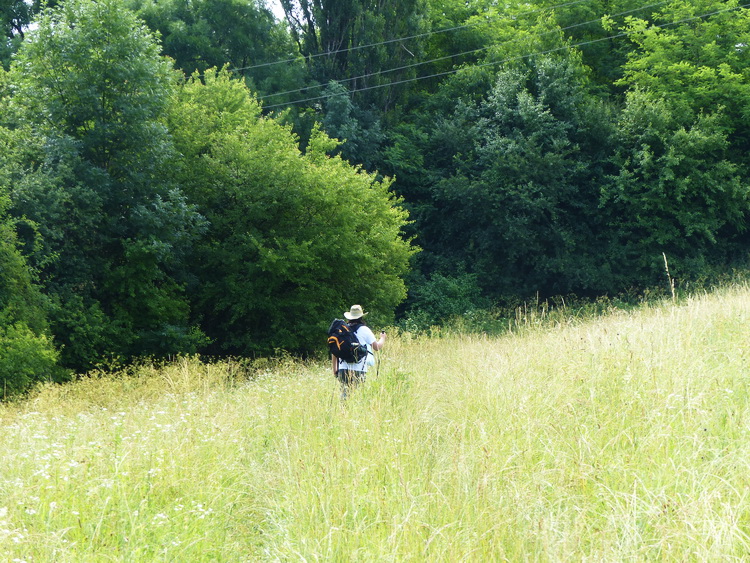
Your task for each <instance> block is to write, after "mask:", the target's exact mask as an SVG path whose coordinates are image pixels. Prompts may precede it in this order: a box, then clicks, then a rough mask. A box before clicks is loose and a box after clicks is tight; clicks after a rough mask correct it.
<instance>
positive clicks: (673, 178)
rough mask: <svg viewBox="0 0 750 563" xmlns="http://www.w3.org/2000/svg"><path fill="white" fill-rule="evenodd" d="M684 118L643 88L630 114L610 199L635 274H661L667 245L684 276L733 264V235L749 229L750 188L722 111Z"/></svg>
mask: <svg viewBox="0 0 750 563" xmlns="http://www.w3.org/2000/svg"><path fill="white" fill-rule="evenodd" d="M683 119H684V118H683V116H681V115H679V114H675V113H673V112H671V111H670V110H669V103H668V102H666V101H664V100H661V99H658V98H656V99H655V98H654V96H653V95H649V94H646V93H644V92H640V91H634V92H632V93H631V95H630V96H629V97H628V104H627V107H626V109H625V111H624V112H623V115H622V121H621V123H620V126H619V135H618V143H617V149H616V151H615V155H614V163H615V164H616V170H617V171H618V172H617V175H616V176H614V177H613V178H612V180H611V182H609V183H608V184H607V186H606V187H605V189H604V190H603V191H602V198H603V199H602V203H603V208H604V210H605V212H606V213H607V214H608V215H609V217H610V221H611V222H612V225H613V227H614V232H616V233H617V237H618V239H619V247H620V249H621V251H622V253H623V265H627V267H628V268H630V269H631V272H630V273H631V275H633V276H634V280H635V279H643V278H644V276H648V279H650V280H652V281H653V280H656V279H658V276H659V275H660V272H661V271H662V270H663V260H662V252H665V253H666V254H667V255H668V256H669V257H670V260H671V261H672V262H673V264H674V265H677V266H676V267H677V268H678V269H677V270H676V271H678V272H679V275H680V276H681V277H682V276H686V277H692V278H694V277H696V276H698V275H700V274H701V273H704V274H705V273H708V271H709V270H708V268H709V266H710V265H711V264H712V263H714V264H716V263H726V261H727V253H728V252H730V251H731V244H729V243H730V241H731V238H732V237H733V236H734V237H736V236H737V235H738V234H740V233H742V232H744V231H745V229H746V227H745V225H746V221H747V218H748V214H749V213H750V208H748V204H749V203H750V191H749V190H748V187H747V184H746V182H743V180H742V178H741V176H740V175H739V170H738V167H737V165H736V164H733V163H732V162H731V161H729V160H728V159H727V148H728V144H729V143H728V141H727V136H726V134H725V132H724V131H723V128H722V127H721V125H720V118H718V117H717V116H699V117H698V118H697V119H696V121H695V122H694V123H693V124H691V125H689V126H683V125H681V123H680V122H681V121H682V120H683Z"/></svg>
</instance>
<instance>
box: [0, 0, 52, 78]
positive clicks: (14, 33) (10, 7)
mask: <svg viewBox="0 0 750 563" xmlns="http://www.w3.org/2000/svg"><path fill="white" fill-rule="evenodd" d="M56 3H57V2H56V0H47V2H45V4H46V5H54V4H56ZM42 4H43V2H41V1H40V0H3V2H2V3H0V28H1V31H2V37H0V63H1V64H0V66H2V67H4V68H6V69H7V68H8V66H9V65H10V57H11V54H12V53H15V52H16V50H17V49H18V46H19V45H20V44H21V42H22V41H23V40H24V37H25V36H26V32H27V31H28V28H29V25H30V24H31V21H32V19H33V18H34V16H35V14H37V13H38V12H39V10H40V9H41V8H42Z"/></svg>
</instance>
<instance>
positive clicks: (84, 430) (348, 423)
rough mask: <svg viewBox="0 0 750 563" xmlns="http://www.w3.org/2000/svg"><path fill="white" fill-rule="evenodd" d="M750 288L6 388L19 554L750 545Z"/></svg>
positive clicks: (7, 523)
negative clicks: (334, 349)
mask: <svg viewBox="0 0 750 563" xmlns="http://www.w3.org/2000/svg"><path fill="white" fill-rule="evenodd" d="M749 345H750V292H748V289H747V288H744V287H735V288H731V289H725V290H722V291H719V292H717V293H715V294H712V295H708V296H703V297H699V298H692V299H685V300H683V301H680V302H678V303H676V304H672V303H665V304H663V305H659V306H651V307H648V308H645V309H643V310H641V311H638V312H635V313H633V312H630V313H613V314H612V315H610V316H606V317H603V318H598V319H590V320H586V319H580V318H575V319H570V320H569V321H566V320H565V319H562V318H561V321H560V322H557V323H556V324H552V323H548V324H547V326H544V327H534V328H523V324H521V325H520V328H519V330H516V331H514V332H512V333H510V334H506V335H504V336H502V337H499V338H486V337H481V336H471V337H461V336H457V335H450V336H445V337H440V336H439V335H437V336H436V335H433V336H432V337H430V338H427V337H424V338H421V337H420V338H409V337H408V335H402V336H401V337H397V338H391V339H390V341H389V343H388V347H387V350H386V351H384V353H383V355H382V356H381V364H380V371H379V376H377V377H375V376H374V374H373V376H372V377H370V379H369V381H368V382H367V384H366V385H365V386H364V388H362V389H361V390H359V391H358V392H357V393H355V394H354V396H353V397H352V398H351V399H350V400H349V401H348V402H347V403H346V404H345V405H342V404H341V403H340V401H339V399H338V391H337V389H336V386H335V383H334V381H333V379H332V377H331V376H330V374H329V372H328V371H327V369H326V367H325V366H323V365H309V364H308V365H305V364H300V363H295V362H292V361H286V362H280V363H279V364H278V365H275V366H273V368H272V369H271V368H269V369H268V370H267V371H266V372H262V371H261V372H260V373H258V374H256V376H255V377H254V378H253V379H249V380H248V379H247V378H245V377H244V374H243V373H242V371H241V370H239V368H238V366H237V365H235V364H221V365H212V366H209V365H204V364H201V363H199V362H197V361H194V360H181V361H178V362H177V363H175V364H174V365H171V366H168V367H165V368H162V369H159V370H157V369H154V368H141V369H139V370H138V371H137V372H136V373H135V374H130V375H124V374H123V375H120V376H118V377H107V378H95V377H89V378H84V379H80V380H78V381H76V382H74V383H72V384H69V385H65V386H49V387H46V388H44V389H42V390H40V391H39V392H38V393H36V394H35V395H34V396H33V397H31V398H29V399H28V400H26V401H24V402H20V403H17V404H8V405H0V560H8V561H13V560H22V561H113V560H115V561H120V560H122V561H277V560H278V561H282V560H283V561H289V560H292V561H297V560H299V561H302V560H307V561H312V560H322V561H446V562H454V561H498V560H506V559H507V560H511V561H517V560H535V561H581V560H586V559H588V560H597V561H602V560H604V561H622V560H651V559H660V560H698V561H700V560H711V561H726V560H742V559H745V558H747V557H748V556H749V555H750V500H749V498H748V495H749V494H750V493H748V490H750V411H749V406H750V402H749V396H748V376H749V375H750V371H749V368H750V353H749V352H748V346H749Z"/></svg>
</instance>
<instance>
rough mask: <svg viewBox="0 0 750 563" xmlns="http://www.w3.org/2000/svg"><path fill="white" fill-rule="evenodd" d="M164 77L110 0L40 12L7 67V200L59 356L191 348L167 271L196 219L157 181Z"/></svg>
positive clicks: (174, 274)
mask: <svg viewBox="0 0 750 563" xmlns="http://www.w3.org/2000/svg"><path fill="white" fill-rule="evenodd" d="M172 80H173V76H172V70H171V67H170V64H169V62H168V61H166V60H164V59H162V58H161V57H160V56H159V51H158V46H157V44H156V42H155V40H154V38H153V36H152V35H151V33H150V32H149V31H148V30H147V29H146V28H145V26H143V24H142V23H140V22H139V21H138V20H137V19H136V18H135V16H134V15H133V14H132V13H131V12H129V11H128V10H126V9H125V8H123V7H122V5H121V3H120V2H117V1H113V0H108V1H104V2H89V1H87V0H81V1H71V2H66V3H65V4H63V5H61V6H60V7H59V8H57V9H54V10H48V11H46V12H45V13H44V14H43V16H42V17H41V18H40V20H39V22H38V28H37V29H36V30H35V31H34V32H33V34H31V37H30V40H29V41H28V42H26V43H25V44H24V46H23V48H22V49H21V50H20V51H19V54H18V58H17V61H16V63H15V64H14V66H13V68H12V72H11V76H10V81H11V83H12V85H13V92H14V95H13V97H12V103H11V109H12V110H13V118H14V123H13V127H14V129H13V131H14V133H13V135H12V136H11V138H10V141H9V148H10V150H11V155H12V158H11V159H10V161H11V164H10V165H9V170H10V175H11V180H12V201H13V207H12V209H11V211H12V212H13V213H14V215H16V216H17V217H18V218H19V220H20V221H21V223H22V225H24V226H25V231H24V232H22V233H21V234H22V238H23V243H24V248H25V249H26V251H27V252H28V253H29V260H30V264H31V265H32V267H33V268H34V269H35V270H37V271H39V272H40V279H42V280H43V283H44V289H45V291H46V292H47V293H48V294H49V295H50V297H51V302H52V303H53V304H54V306H53V307H52V309H51V313H52V316H51V319H50V320H51V326H52V330H53V333H54V335H55V339H56V341H57V342H59V343H61V344H62V345H63V349H62V354H63V361H64V363H65V364H66V365H69V366H71V367H75V368H77V369H87V368H88V367H90V366H91V365H92V363H95V362H96V361H97V360H98V359H99V358H102V357H109V356H114V357H122V358H130V357H132V356H134V355H142V354H158V355H161V354H169V353H175V352H179V351H181V350H182V351H192V350H195V346H196V341H195V338H194V332H193V331H192V329H191V328H190V327H189V326H188V325H187V320H188V313H189V311H188V307H187V302H186V298H185V296H184V292H183V287H182V286H183V283H184V282H183V281H182V280H181V279H180V276H181V270H182V265H183V259H184V256H185V251H186V250H187V248H188V247H189V245H190V243H191V240H192V238H193V236H194V233H195V232H196V231H197V230H198V229H199V227H200V222H201V220H200V217H199V216H198V215H197V214H196V213H195V211H194V210H193V209H192V208H191V207H190V206H189V205H188V204H187V203H186V201H185V199H184V197H183V196H182V194H181V192H180V191H179V189H178V188H177V187H176V186H175V185H173V184H169V183H168V182H167V181H165V179H164V178H165V176H166V173H165V169H164V167H165V165H166V164H167V161H168V159H169V158H170V155H171V154H172V150H173V149H172V144H171V139H170V137H169V135H168V134H167V131H166V129H165V127H164V126H163V124H161V123H160V121H159V119H160V117H161V115H162V112H163V110H164V108H165V105H166V103H167V100H168V98H169V95H170V93H171V91H172V85H173V83H172ZM81 322H92V323H93V325H91V326H89V325H84V326H82V325H80V324H79V323H81ZM94 329H95V330H94ZM92 332H93V333H95V334H96V335H97V337H96V338H93V339H89V338H81V337H80V335H82V334H91V333H92Z"/></svg>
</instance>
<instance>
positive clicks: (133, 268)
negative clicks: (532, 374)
mask: <svg viewBox="0 0 750 563" xmlns="http://www.w3.org/2000/svg"><path fill="white" fill-rule="evenodd" d="M45 6H46V7H44V8H43V6H42V4H40V3H35V2H26V1H24V0H15V1H13V2H10V3H8V6H7V7H4V8H3V9H2V10H0V19H2V24H3V32H4V35H5V38H6V41H5V43H4V45H3V48H2V50H0V58H1V59H2V62H3V66H4V69H5V70H3V71H0V144H1V145H2V147H1V148H2V151H1V154H0V233H2V237H1V240H0V259H1V260H2V265H3V268H2V271H0V292H2V293H0V307H1V309H0V335H2V338H4V339H6V340H8V341H10V339H12V340H13V342H15V343H22V344H23V346H21V344H19V346H21V348H18V350H21V349H28V350H32V351H33V350H36V351H35V352H29V353H27V354H25V353H20V352H19V354H20V356H19V357H24V358H27V359H28V360H29V361H30V362H32V363H31V364H29V365H34V366H36V367H30V368H28V369H26V368H23V369H21V368H19V369H18V370H17V372H14V373H17V374H21V373H22V372H23V373H26V374H27V375H3V377H4V378H5V381H6V384H5V387H6V388H8V389H10V388H12V389H14V390H15V389H22V388H24V387H26V385H27V383H28V382H29V381H32V380H35V379H40V378H53V379H54V378H59V377H60V373H61V372H57V371H55V370H56V369H57V368H64V369H68V370H77V371H84V370H87V369H90V368H92V367H94V366H96V365H100V364H102V363H108V362H121V361H129V360H131V359H133V358H136V357H142V356H155V357H163V356H168V355H174V354H180V353H195V352H200V353H204V354H212V355H263V354H269V353H273V352H274V351H275V350H276V349H279V348H283V349H285V350H288V351H292V352H297V353H310V352H314V351H315V350H316V349H320V346H319V342H320V341H321V340H320V339H321V338H322V337H321V336H320V335H321V334H322V333H323V331H324V330H325V327H326V326H327V325H328V323H329V321H330V318H331V317H333V316H336V315H340V314H341V311H342V310H344V309H346V308H348V307H349V305H351V304H352V303H354V302H360V303H362V304H364V305H365V307H366V308H367V309H369V310H371V311H373V316H372V319H373V322H376V323H387V322H394V321H395V320H396V318H397V317H398V318H401V319H402V320H403V319H408V320H410V322H412V324H415V325H419V326H427V325H429V324H434V323H440V322H442V321H445V320H446V319H449V318H451V317H456V316H459V317H460V316H463V317H464V319H465V320H468V321H470V320H471V319H472V318H475V316H476V311H480V310H488V309H492V308H493V307H497V306H498V305H499V304H500V305H503V304H508V303H514V302H518V301H519V300H524V299H529V298H532V297H533V298H534V299H536V298H537V296H539V297H538V298H539V299H541V300H544V299H547V298H550V297H552V296H555V295H575V296H578V297H582V298H589V299H594V300H595V299H596V298H598V297H601V296H615V295H618V294H621V293H623V292H630V293H633V292H638V291H641V290H643V289H645V288H649V287H652V286H653V285H655V284H660V283H662V281H663V275H664V257H665V256H667V257H668V259H669V265H670V269H671V275H672V276H673V278H672V279H676V281H677V284H678V285H679V284H680V283H688V282H690V283H692V282H694V281H695V280H698V279H711V278H712V277H714V276H720V275H722V274H723V273H725V272H727V271H730V270H732V269H744V268H746V266H747V251H746V248H747V244H748V232H747V229H746V224H747V220H748V214H749V212H750V198H749V197H748V196H749V193H748V185H749V179H750V170H749V168H748V167H749V165H750V161H749V160H748V158H749V157H748V155H747V151H746V147H747V145H748V142H749V141H750V139H748V136H749V133H750V110H748V108H749V107H750V105H749V101H750V91H749V90H748V88H749V86H748V84H749V79H750V58H748V44H750V25H749V24H750V12H749V11H748V10H747V9H746V8H744V7H742V6H740V5H739V4H737V2H734V1H698V0H677V1H674V2H670V3H651V4H645V3H642V2H641V3H637V2H634V1H632V0H621V1H620V2H616V3H615V4H612V3H604V2H600V1H598V0H579V1H576V2H568V3H564V4H557V5H551V4H549V3H547V2H544V1H537V2H534V3H532V4H529V3H526V2H524V3H520V2H519V3H512V2H511V3H506V4H504V5H503V6H502V7H498V6H497V5H496V3H494V2H490V1H472V2H457V1H454V0H414V1H409V2H403V1H397V0H387V1H385V2H378V3H373V2H370V1H369V0H348V1H346V2H332V3H325V4H321V3H317V2H309V1H308V0H282V1H281V8H282V9H283V11H284V13H285V20H284V21H278V20H277V19H276V18H275V17H274V15H273V14H272V13H271V12H270V11H269V9H268V8H267V7H265V5H264V4H262V3H260V2H257V1H255V0H196V1H194V2H191V3H188V4H185V3H184V2H180V1H178V0H164V1H161V0H160V1H159V2H155V1H153V0H128V2H116V1H114V0H104V1H100V2H93V1H91V0H65V1H62V2H49V3H48V4H46V5H45ZM32 22H33V25H32ZM407 289H408V293H407ZM467 313H468V316H467ZM472 315H474V316H472ZM14 346H16V344H13V345H12V346H11V345H10V344H8V345H7V346H4V349H5V350H12V349H16V348H14ZM24 346H25V347H26V348H23V347H24ZM9 353H10V352H8V353H7V354H9ZM7 354H6V356H4V358H6V357H9V356H8V355H7ZM0 361H2V362H5V364H4V365H14V362H15V361H16V360H7V359H4V360H0ZM34 362H39V363H37V364H35V363H34ZM0 369H2V368H0ZM24 370H25V371H24ZM8 373H10V372H8ZM11 380H12V381H14V382H15V381H21V382H22V383H20V384H16V383H12V384H11Z"/></svg>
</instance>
